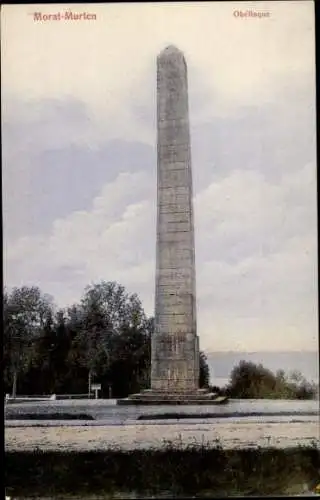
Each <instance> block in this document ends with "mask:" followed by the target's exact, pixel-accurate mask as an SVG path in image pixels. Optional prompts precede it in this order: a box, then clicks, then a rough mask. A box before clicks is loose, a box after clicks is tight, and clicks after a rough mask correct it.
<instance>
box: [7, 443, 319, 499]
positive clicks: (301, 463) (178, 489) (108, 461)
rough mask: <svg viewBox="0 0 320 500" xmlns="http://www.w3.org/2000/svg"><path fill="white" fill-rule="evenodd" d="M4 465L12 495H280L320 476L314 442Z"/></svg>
mask: <svg viewBox="0 0 320 500" xmlns="http://www.w3.org/2000/svg"><path fill="white" fill-rule="evenodd" d="M5 463H6V469H5V484H6V491H7V495H9V496H12V497H17V496H23V497H25V496H45V497H54V498H59V497H60V496H61V497H64V498H67V497H69V498H72V495H73V498H74V496H77V498H81V497H82V498H84V497H85V498H94V497H96V498H99V495H100V496H101V495H104V498H113V497H115V495H117V493H118V494H119V492H121V493H122V497H123V494H124V495H129V494H130V493H131V494H132V493H133V492H135V494H136V496H137V497H139V496H151V495H157V496H165V495H166V496H169V497H183V496H184V497H185V496H189V497H190V496H193V497H195V496H202V497H203V496H220V497H221V496H222V497H226V496H238V495H246V496H247V495H274V494H275V495H279V494H295V493H302V492H303V488H304V487H307V488H309V489H314V487H315V486H316V484H318V483H319V482H320V454H319V448H318V447H317V446H316V444H314V445H313V446H311V447H297V448H287V449H276V448H257V449H246V450H224V449H222V447H221V445H220V444H219V442H217V443H216V446H215V447H214V448H212V446H211V447H209V446H208V444H206V443H202V444H201V445H196V444H195V445H191V446H188V447H184V448H182V446H180V445H179V443H176V442H166V443H164V446H163V448H161V449H148V450H134V451H122V450H120V449H117V448H113V449H108V450H105V451H96V452H94V451H90V452H53V451H50V452H49V451H41V450H36V451H33V452H6V459H5ZM106 494H108V496H107V497H106ZM131 498H132V496H131Z"/></svg>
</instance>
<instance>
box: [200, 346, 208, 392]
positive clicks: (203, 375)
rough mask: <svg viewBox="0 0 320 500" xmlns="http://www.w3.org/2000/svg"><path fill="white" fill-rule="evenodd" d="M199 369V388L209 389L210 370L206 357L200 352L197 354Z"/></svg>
mask: <svg viewBox="0 0 320 500" xmlns="http://www.w3.org/2000/svg"><path fill="white" fill-rule="evenodd" d="M199 367H200V376H199V386H200V388H202V387H206V388H208V387H209V384H210V370H209V366H208V361H207V356H206V355H205V353H204V352H202V351H200V353H199Z"/></svg>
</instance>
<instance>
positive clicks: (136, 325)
mask: <svg viewBox="0 0 320 500" xmlns="http://www.w3.org/2000/svg"><path fill="white" fill-rule="evenodd" d="M80 310H81V328H80V330H79V332H78V333H77V335H76V337H75V339H74V341H73V346H72V348H73V349H74V350H76V351H77V353H78V355H79V353H80V355H79V356H78V359H79V362H80V364H81V366H83V367H85V368H86V370H87V372H88V376H89V379H90V380H91V379H92V377H97V378H99V380H101V381H102V384H103V388H102V389H103V393H104V394H109V390H110V388H111V387H112V388H113V393H114V395H116V394H120V395H122V394H123V393H126V392H127V391H130V390H131V389H132V388H133V387H134V388H136V387H137V386H138V385H139V383H141V381H142V380H143V379H144V378H145V377H144V374H143V369H144V367H145V366H146V365H148V359H146V356H147V358H148V354H147V353H148V350H149V347H148V342H149V338H148V335H149V333H148V332H149V330H150V321H149V320H148V318H147V317H146V315H145V313H144V311H143V308H142V305H141V302H140V300H139V298H138V296H137V295H136V294H132V295H129V294H128V293H127V292H126V290H125V288H124V287H123V286H122V285H119V284H118V283H116V282H105V281H102V282H100V283H97V284H93V285H90V286H89V287H87V288H86V289H85V293H84V296H83V297H82V300H81V304H80ZM138 379H139V380H140V382H137V380H138ZM125 395H127V394H125Z"/></svg>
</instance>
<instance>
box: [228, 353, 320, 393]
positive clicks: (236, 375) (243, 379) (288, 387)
mask: <svg viewBox="0 0 320 500" xmlns="http://www.w3.org/2000/svg"><path fill="white" fill-rule="evenodd" d="M226 392H227V394H229V395H230V396H231V397H235V398H252V399H255V398H272V399H277V398H278V399H280V398H281V399H311V398H313V397H315V394H316V388H315V386H314V385H313V384H310V383H308V382H307V381H306V379H305V378H304V377H303V376H302V374H301V373H300V372H298V371H294V372H292V373H291V374H289V376H286V375H285V373H284V371H283V370H278V371H277V372H276V374H274V373H273V372H271V371H270V370H268V369H267V368H265V367H264V366H262V365H261V364H260V365H256V364H254V363H252V362H248V361H240V363H239V364H238V365H237V366H235V367H234V368H233V370H232V372H231V377H230V383H229V385H228V386H227V387H226Z"/></svg>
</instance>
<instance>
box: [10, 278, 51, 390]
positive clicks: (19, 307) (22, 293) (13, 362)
mask: <svg viewBox="0 0 320 500" xmlns="http://www.w3.org/2000/svg"><path fill="white" fill-rule="evenodd" d="M52 310H53V303H52V299H51V297H50V296H48V295H43V294H42V293H41V291H40V289H39V288H38V287H34V286H33V287H26V286H23V287H21V288H14V289H13V290H12V291H11V293H8V292H7V291H6V290H5V293H4V307H3V326H4V340H5V343H4V358H5V372H6V373H5V380H6V381H7V382H9V381H10V382H11V383H12V394H13V395H15V394H16V392H17V383H18V375H19V374H21V375H22V374H24V373H26V372H27V371H28V369H29V367H30V365H31V364H32V360H33V357H34V349H35V348H34V341H35V340H36V339H37V337H39V336H40V334H41V330H42V328H43V327H44V324H45V321H46V317H47V315H48V314H49V312H50V311H52Z"/></svg>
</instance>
